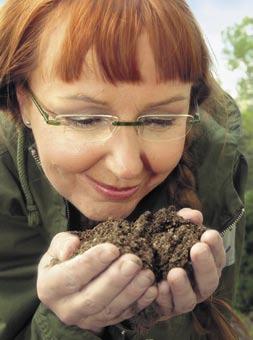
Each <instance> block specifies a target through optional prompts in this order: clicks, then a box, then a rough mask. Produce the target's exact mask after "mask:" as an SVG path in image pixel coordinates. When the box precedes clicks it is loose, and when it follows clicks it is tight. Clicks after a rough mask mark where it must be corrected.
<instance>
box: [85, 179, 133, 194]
mask: <svg viewBox="0 0 253 340" xmlns="http://www.w3.org/2000/svg"><path fill="white" fill-rule="evenodd" d="M86 178H87V179H88V180H89V182H90V183H91V185H92V186H93V188H94V189H95V190H96V191H97V192H98V193H100V194H102V195H103V196H105V197H106V198H108V199H113V200H124V199H129V198H131V197H132V196H133V195H134V194H135V193H136V192H137V191H138V190H139V188H140V184H138V185H135V186H131V187H122V188H121V187H114V186H112V185H108V184H104V183H101V182H98V181H96V180H94V179H93V178H90V177H89V176H86Z"/></svg>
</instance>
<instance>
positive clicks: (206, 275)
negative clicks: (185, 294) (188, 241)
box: [190, 242, 219, 301]
mask: <svg viewBox="0 0 253 340" xmlns="http://www.w3.org/2000/svg"><path fill="white" fill-rule="evenodd" d="M190 257H191V260H192V266H193V270H194V277H195V280H196V283H197V289H198V293H199V296H198V299H199V301H204V300H206V299H207V298H208V297H209V296H210V295H211V294H212V293H213V292H214V291H215V290H216V289H217V287H218V284H219V277H218V273H217V268H216V264H215V262H214V258H213V255H212V252H211V250H210V248H209V246H208V245H207V244H206V243H204V242H198V243H196V244H195V245H194V246H193V247H192V248H191V251H190Z"/></svg>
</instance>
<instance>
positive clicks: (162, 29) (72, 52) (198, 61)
mask: <svg viewBox="0 0 253 340" xmlns="http://www.w3.org/2000/svg"><path fill="white" fill-rule="evenodd" d="M84 2H85V5H84ZM63 3H64V2H63ZM63 3H62V10H63V11H64V15H62V16H61V17H66V3H65V6H64V5H63ZM58 13H59V12H58ZM62 14H63V13H62ZM68 15H69V20H68V23H67V26H66V31H65V36H64V39H63V42H62V48H61V49H60V51H59V53H58V55H57V57H56V62H55V65H54V70H55V72H56V76H58V77H59V78H60V79H62V80H63V81H65V82H72V81H75V80H78V79H79V77H80V75H81V73H82V72H83V67H84V65H85V64H84V63H85V58H86V56H87V53H88V51H90V50H92V52H93V53H95V54H94V55H95V57H96V62H97V64H98V69H99V72H100V75H101V76H102V78H103V79H104V80H105V81H108V82H111V83H117V82H133V83H135V82H136V83H137V82H140V81H142V78H141V74H140V68H139V62H138V56H137V51H138V39H139V37H140V34H141V33H143V32H146V33H147V34H148V37H149V41H150V46H151V49H152V51H153V56H154V60H155V65H156V72H157V81H158V82H159V81H160V82H165V81H169V80H181V81H183V82H192V83H196V82H197V81H198V80H199V79H205V76H206V74H207V72H208V68H209V54H208V51H207V49H206V47H205V43H204V40H203V37H202V36H201V35H200V34H199V28H198V27H197V24H196V23H195V20H194V18H193V16H192V14H191V11H190V9H189V8H188V6H187V5H186V4H185V3H184V2H183V1H177V3H176V4H174V2H173V1H165V0H164V1H161V0H159V1H158V0H147V1H142V0H120V1H118V0H107V1H101V0H100V1H94V0H85V1H83V0H82V1H80V0H76V1H75V0H71V1H69V6H68Z"/></svg>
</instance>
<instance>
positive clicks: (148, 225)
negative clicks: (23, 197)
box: [74, 206, 206, 282]
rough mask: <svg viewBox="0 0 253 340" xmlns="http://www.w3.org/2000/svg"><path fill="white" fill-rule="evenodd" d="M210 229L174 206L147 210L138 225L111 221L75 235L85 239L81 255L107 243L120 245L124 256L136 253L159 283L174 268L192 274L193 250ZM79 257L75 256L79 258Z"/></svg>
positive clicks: (136, 222)
mask: <svg viewBox="0 0 253 340" xmlns="http://www.w3.org/2000/svg"><path fill="white" fill-rule="evenodd" d="M205 230H206V228H205V227H204V226H203V225H196V224H194V223H192V222H190V221H189V220H185V219H183V218H182V217H180V216H178V215H177V214H176V209H175V208H174V207H173V206H171V207H169V208H167V209H166V208H163V209H160V210H158V211H157V212H156V213H154V214H152V213H151V212H149V211H146V212H145V213H143V214H142V215H140V217H139V218H138V219H137V220H136V221H135V222H128V221H126V220H124V219H119V220H113V219H108V220H107V221H105V222H101V223H99V224H98V225H97V226H96V227H94V228H93V229H88V230H86V231H83V232H74V233H75V234H77V235H78V236H79V238H80V240H81V246H80V248H79V250H78V252H77V254H81V253H83V252H85V251H86V250H88V249H89V248H91V247H93V246H95V245H97V244H99V243H103V242H110V243H112V244H114V245H116V246H117V247H118V248H119V249H120V251H121V254H125V253H133V254H135V255H137V256H138V257H139V258H140V259H141V260H142V262H143V268H149V269H151V270H152V271H153V272H154V274H155V277H156V281H157V282H159V281H161V280H162V279H166V276H167V274H168V272H169V270H171V269H172V268H175V267H181V268H184V269H185V270H186V271H187V272H188V274H189V275H191V265H190V262H189V250H190V248H191V247H192V246H193V245H194V244H195V243H196V242H198V241H199V239H200V237H201V235H202V234H203V232H204V231H205ZM77 254H75V255H77Z"/></svg>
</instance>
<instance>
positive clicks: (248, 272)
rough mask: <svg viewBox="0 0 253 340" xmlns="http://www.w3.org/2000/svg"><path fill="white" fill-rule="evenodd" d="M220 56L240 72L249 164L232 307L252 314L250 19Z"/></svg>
mask: <svg viewBox="0 0 253 340" xmlns="http://www.w3.org/2000/svg"><path fill="white" fill-rule="evenodd" d="M222 35H223V41H224V46H225V47H224V50H223V51H224V54H225V55H226V56H227V58H228V66H229V68H230V69H231V70H235V69H239V70H243V73H244V75H243V76H242V78H241V79H240V81H239V82H238V84H237V90H238V97H237V103H238V104H239V107H240V109H241V112H242V118H243V138H242V144H241V149H242V151H243V153H244V154H245V155H246V158H247V160H248V164H249V176H248V183H247V192H246V196H245V206H246V237H245V249H244V256H243V258H242V266H241V273H240V282H239V285H238V294H237V301H236V306H237V308H238V309H239V310H240V311H242V312H247V313H248V312H250V311H253V18H250V17H245V18H244V19H243V20H242V21H241V22H240V23H238V24H236V25H235V26H233V27H228V28H227V29H226V30H225V31H224V32H223V33H222Z"/></svg>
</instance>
